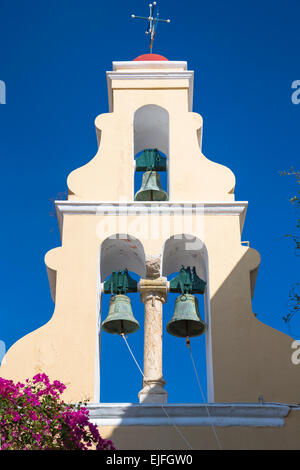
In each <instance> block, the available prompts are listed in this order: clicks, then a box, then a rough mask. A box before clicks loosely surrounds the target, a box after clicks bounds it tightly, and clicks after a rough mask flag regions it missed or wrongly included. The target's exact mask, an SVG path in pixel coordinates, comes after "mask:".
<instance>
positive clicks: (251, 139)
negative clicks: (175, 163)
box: [0, 0, 300, 402]
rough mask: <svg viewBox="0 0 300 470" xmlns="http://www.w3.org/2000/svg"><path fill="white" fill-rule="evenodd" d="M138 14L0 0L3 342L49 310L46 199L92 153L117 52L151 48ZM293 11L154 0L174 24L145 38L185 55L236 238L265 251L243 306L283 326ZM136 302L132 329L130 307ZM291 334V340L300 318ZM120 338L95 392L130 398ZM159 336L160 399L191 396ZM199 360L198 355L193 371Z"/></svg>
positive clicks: (194, 394)
mask: <svg viewBox="0 0 300 470" xmlns="http://www.w3.org/2000/svg"><path fill="white" fill-rule="evenodd" d="M147 12H148V2H146V1H145V2H144V1H141V0H132V1H130V2H124V1H122V2H121V1H119V0H117V1H114V2H102V1H99V0H86V1H85V2H82V1H79V0H72V1H71V0H60V1H58V0H55V1H54V0H51V1H48V2H41V1H37V0H31V1H28V0H26V1H25V0H24V1H21V0H16V1H15V2H11V1H8V0H1V18H0V44H1V61H0V80H3V81H5V83H6V87H7V104H6V105H0V155H1V175H2V178H1V193H2V197H1V215H2V218H1V220H2V230H1V233H0V240H1V247H2V250H1V251H2V253H1V255H2V256H1V268H2V269H1V274H0V276H1V311H0V318H1V324H0V325H1V328H0V339H1V340H2V341H4V342H5V343H6V347H10V346H11V345H12V344H13V343H14V342H15V341H17V340H18V339H19V338H20V337H22V336H24V335H25V334H27V333H29V332H30V331H32V330H34V329H36V328H38V327H39V326H41V325H43V324H44V323H46V322H47V321H48V320H49V319H50V318H51V316H52V314H53V310H54V305H53V303H52V301H51V297H50V292H49V287H48V281H47V276H46V270H45V266H44V261H43V258H44V255H45V253H46V252H47V251H48V250H49V249H51V248H54V247H56V246H59V245H60V238H59V233H58V228H57V223H56V219H55V218H54V217H53V208H52V205H51V202H50V199H52V198H53V199H55V198H59V197H60V193H63V192H64V191H66V179H67V176H68V174H69V173H70V172H71V171H72V170H73V169H75V168H77V167H79V166H81V165H83V164H84V163H86V162H88V161H89V160H90V159H91V158H92V157H93V156H94V154H95V153H96V149H97V147H96V136H95V129H94V119H95V117H96V116H97V115H98V114H101V113H103V112H107V110H108V102H107V90H106V77H105V71H106V70H111V63H112V61H113V60H132V59H133V58H135V57H136V56H138V55H140V54H142V53H145V52H147V51H148V45H147V38H146V36H145V34H144V29H145V28H144V25H143V23H142V22H140V21H134V20H132V19H131V18H130V15H131V13H135V14H137V15H146V14H147ZM299 14H300V4H299V2H298V1H296V0H287V1H286V2H282V1H281V0H280V1H279V0H272V1H266V0H260V1H258V0H251V1H250V0H246V1H243V2H241V1H240V0H228V1H226V2H225V1H223V0H222V1H221V0H216V1H214V2H199V1H197V2H196V1H191V0H187V1H186V2H184V4H183V3H182V2H171V1H169V0H161V1H160V15H161V17H162V18H165V17H170V18H171V20H172V22H171V23H170V24H169V25H165V24H164V25H161V26H160V28H159V30H158V34H157V39H156V43H155V45H154V52H157V53H160V54H162V55H165V56H166V57H168V58H169V59H170V60H187V61H188V67H189V69H191V70H194V71H195V94H194V111H195V112H198V113H200V114H201V115H202V116H203V119H204V136H203V152H204V154H205V155H206V156H207V157H208V158H210V159H212V160H214V161H216V162H218V163H222V164H224V165H226V166H228V167H230V168H231V170H232V171H233V172H234V173H235V175H236V180H237V185H236V193H235V194H236V200H247V201H249V208H248V213H247V217H246V223H245V228H244V233H243V240H249V241H250V243H251V246H252V247H253V248H256V249H257V250H258V251H259V252H260V253H261V256H262V263H261V267H260V271H259V275H258V278H257V285H256V292H255V297H254V301H253V310H254V312H255V313H257V315H258V318H259V319H260V320H261V321H263V322H265V323H267V324H268V325H271V326H272V327H274V328H277V329H280V330H282V331H284V332H288V329H287V327H286V325H285V324H284V322H283V321H282V316H283V315H284V314H286V312H287V308H288V293H289V288H290V285H291V284H292V283H293V282H296V281H297V280H299V259H297V258H296V257H295V256H294V251H293V245H292V242H291V241H289V240H288V239H287V238H285V234H286V233H290V232H292V231H293V230H294V229H295V226H296V214H295V209H294V208H293V207H292V206H291V204H290V203H289V198H290V197H291V196H292V195H293V194H295V192H296V190H297V187H296V182H295V181H294V180H293V179H292V178H291V177H282V176H280V175H279V172H280V170H284V169H287V168H289V167H291V166H292V165H293V166H294V167H295V168H298V169H299V166H300V161H299V160H300V159H299V145H300V141H299V130H300V104H299V105H294V104H293V103H292V101H291V94H292V91H293V90H292V88H291V84H292V82H293V81H294V80H297V79H300V62H299ZM134 303H135V302H134ZM135 309H136V312H137V314H136V316H137V317H138V319H139V321H140V322H141V323H142V314H141V307H140V305H139V304H138V302H137V305H136V307H135ZM170 315H171V309H170V311H168V313H167V316H168V318H169V317H170ZM167 316H166V319H168V318H167ZM66 327H67V326H66ZM292 331H293V333H294V335H295V336H297V335H298V336H299V337H300V316H299V317H298V318H296V319H295V320H294V321H293V324H292ZM136 335H137V336H136V339H135V338H134V335H132V338H131V337H129V338H130V341H131V344H132V347H133V349H134V350H135V352H136V354H137V357H138V359H139V361H140V362H142V356H143V344H142V342H143V341H142V339H143V338H142V330H141V331H140V333H137V334H136ZM107 336H108V335H106V337H107ZM165 336H167V335H165ZM118 339H119V338H114V339H113V340H112V339H111V337H109V338H107V339H105V340H103V348H104V353H105V351H107V352H106V354H105V355H103V357H107V358H109V361H110V362H109V361H108V360H107V361H105V364H104V365H103V380H102V383H103V399H104V400H105V401H136V392H137V390H139V385H140V377H139V375H138V374H139V372H138V370H137V369H136V368H135V366H134V364H133V363H131V362H130V361H132V359H131V358H130V356H129V355H128V356H126V359H125V355H124V354H123V352H124V347H123V346H124V345H123V344H122V343H121V340H120V341H119V346H116V342H117V340H118ZM109 341H111V342H110V343H109ZM164 341H165V343H164V352H165V358H166V359H165V364H164V366H165V376H166V378H167V380H168V391H169V394H170V401H173V402H176V401H201V400H200V398H199V390H198V389H197V386H196V381H195V378H194V376H193V371H192V366H191V363H190V362H188V361H189V357H188V355H187V351H186V350H185V346H184V344H183V343H180V340H175V339H174V338H171V339H167V338H165V339H164ZM174 341H175V342H174ZM178 341H179V343H178ZM197 341H199V348H198V351H200V350H201V345H200V342H201V341H200V340H197ZM113 344H114V345H115V346H113ZM179 344H180V346H179ZM195 344H198V343H195ZM110 348H111V350H114V351H115V352H114V355H113V357H111V356H109V349H110ZM118 348H119V349H118ZM121 357H122V359H120V358H121ZM202 359H203V357H202V355H201V354H199V355H197V365H198V367H199V370H201V376H202V377H203V375H204V365H203V360H202ZM103 362H104V359H103ZM178 364H180V367H181V370H180V373H179V371H178ZM124 367H126V369H125V371H124V370H122V368H123V369H124ZM116 371H118V372H117V373H119V374H121V375H119V378H120V377H121V382H122V383H124V390H122V389H120V386H119V385H118V384H120V381H119V380H117V374H116ZM203 381H204V378H203Z"/></svg>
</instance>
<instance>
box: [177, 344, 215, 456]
mask: <svg viewBox="0 0 300 470" xmlns="http://www.w3.org/2000/svg"><path fill="white" fill-rule="evenodd" d="M186 345H187V347H188V348H189V351H190V355H191V360H192V364H193V367H194V371H195V375H196V379H197V382H198V385H199V388H200V392H201V395H202V399H203V404H204V406H205V408H206V411H207V415H208V417H209V418H211V414H210V412H209V409H208V406H207V404H206V399H205V396H204V393H203V390H202V387H201V383H200V379H199V375H198V372H197V367H196V364H195V361H194V357H193V353H192V348H191V342H190V340H189V339H188V338H187V341H186ZM211 427H212V430H213V433H214V436H215V438H216V442H217V445H218V448H219V450H223V448H222V445H221V442H220V439H219V436H218V433H217V431H216V429H215V426H214V425H213V424H211Z"/></svg>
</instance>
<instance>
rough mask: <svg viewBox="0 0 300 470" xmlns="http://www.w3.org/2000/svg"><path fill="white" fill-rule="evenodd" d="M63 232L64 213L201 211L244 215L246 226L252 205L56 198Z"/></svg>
mask: <svg viewBox="0 0 300 470" xmlns="http://www.w3.org/2000/svg"><path fill="white" fill-rule="evenodd" d="M55 207H56V214H57V219H58V225H59V230H60V234H61V236H62V229H63V216H64V215H65V214H68V215H71V214H72V215H79V214H91V215H142V214H163V215H174V214H179V215H180V214H184V215H190V214H197V213H199V214H201V215H203V214H204V215H237V216H240V217H241V218H242V220H241V221H242V227H243V224H244V220H245V215H246V211H247V207H248V202H247V201H233V202H226V201H225V202H224V201H221V202H217V201H216V202H215V201H203V202H189V201H186V202H171V201H164V202H140V201H134V202H132V201H131V202H109V201H107V202H103V201H101V202H100V201H72V200H70V201H55Z"/></svg>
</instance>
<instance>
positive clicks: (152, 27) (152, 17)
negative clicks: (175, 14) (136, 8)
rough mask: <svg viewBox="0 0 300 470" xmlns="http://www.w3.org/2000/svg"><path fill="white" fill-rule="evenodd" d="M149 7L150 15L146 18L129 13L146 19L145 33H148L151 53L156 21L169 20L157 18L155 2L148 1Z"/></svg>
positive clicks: (133, 16) (132, 16) (168, 21)
mask: <svg viewBox="0 0 300 470" xmlns="http://www.w3.org/2000/svg"><path fill="white" fill-rule="evenodd" d="M149 7H150V15H149V17H148V18H147V17H146V16H136V15H131V18H137V19H139V20H146V21H148V26H147V30H146V34H147V35H148V34H149V35H150V54H152V49H153V42H154V38H155V33H156V29H157V25H158V22H159V21H162V22H163V23H170V22H171V20H161V19H160V18H159V12H158V8H157V7H156V2H153V4H152V3H150V5H149ZM155 15H156V16H155Z"/></svg>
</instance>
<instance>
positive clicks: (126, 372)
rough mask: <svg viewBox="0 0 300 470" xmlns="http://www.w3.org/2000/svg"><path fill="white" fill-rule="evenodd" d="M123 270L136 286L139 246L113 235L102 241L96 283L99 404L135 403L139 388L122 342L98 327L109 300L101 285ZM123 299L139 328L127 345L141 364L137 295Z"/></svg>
mask: <svg viewBox="0 0 300 470" xmlns="http://www.w3.org/2000/svg"><path fill="white" fill-rule="evenodd" d="M125 269H128V272H129V275H130V277H131V278H132V279H134V280H136V281H137V282H138V281H139V279H140V277H145V273H146V263H145V253H144V248H143V245H142V244H141V242H140V241H139V240H137V239H136V238H134V237H132V236H131V235H128V234H118V235H113V236H111V237H109V238H107V239H106V240H104V241H103V243H102V245H101V247H100V256H99V279H100V283H101V286H102V289H101V293H100V294H99V299H98V307H99V319H98V339H99V348H98V349H99V357H98V359H97V361H98V369H99V373H98V378H96V382H97V383H98V384H99V385H98V387H99V390H98V391H97V392H96V396H98V400H99V401H100V402H104V403H124V402H128V403H129V402H130V403H134V402H136V403H138V391H139V389H140V388H141V384H142V380H141V377H140V375H139V374H138V371H137V368H136V365H135V364H134V362H133V360H132V358H131V357H130V354H129V352H128V350H127V347H126V344H125V342H124V340H123V338H122V337H121V336H120V335H115V334H109V333H106V332H104V331H102V329H101V323H102V322H103V320H104V319H105V318H107V315H108V312H109V307H110V298H111V296H110V295H109V294H105V293H103V286H104V282H105V281H106V280H107V279H108V278H109V277H110V276H111V274H112V272H114V271H116V272H118V271H124V270H125ZM127 296H128V297H129V298H130V301H131V307H132V311H133V315H134V317H135V318H136V320H137V321H138V322H139V324H140V329H139V330H138V331H137V332H135V333H134V334H131V335H129V339H128V341H129V342H130V344H131V348H132V350H133V351H134V354H135V355H136V357H137V359H138V360H139V362H140V363H141V364H142V363H143V337H144V332H143V321H144V306H143V304H142V303H141V301H140V295H139V293H138V292H136V293H134V294H133V293H128V294H127ZM96 371H97V364H96ZM96 374H97V372H96ZM100 383H101V387H100ZM98 400H97V401H98Z"/></svg>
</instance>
